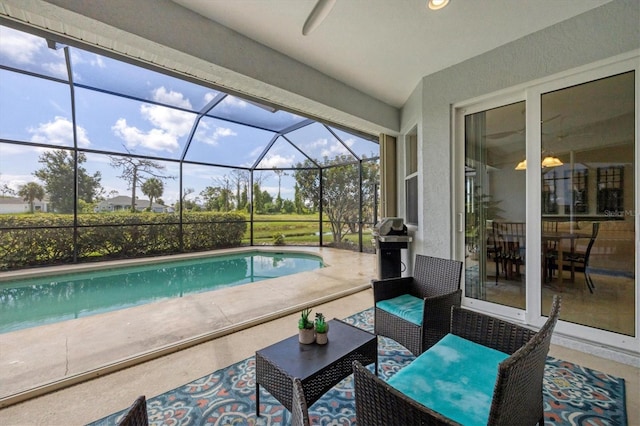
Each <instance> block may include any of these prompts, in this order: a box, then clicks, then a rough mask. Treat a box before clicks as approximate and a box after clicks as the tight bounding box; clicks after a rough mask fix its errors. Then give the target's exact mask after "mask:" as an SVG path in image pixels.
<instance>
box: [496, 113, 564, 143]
mask: <svg viewBox="0 0 640 426" xmlns="http://www.w3.org/2000/svg"><path fill="white" fill-rule="evenodd" d="M561 116H562V114H557V115H554V116H553V117H549V118H547V119H546V120H542V121H541V122H540V124H546V123H549V122H550V121H553V120H555V119H557V118H560V117H561ZM525 130H526V129H525V128H524V127H523V128H522V129H518V130H509V131H507V132H498V133H492V134H490V135H487V139H502V138H506V137H507V136H511V135H521V134H523V133H524V132H525ZM543 134H545V133H544V132H543Z"/></svg>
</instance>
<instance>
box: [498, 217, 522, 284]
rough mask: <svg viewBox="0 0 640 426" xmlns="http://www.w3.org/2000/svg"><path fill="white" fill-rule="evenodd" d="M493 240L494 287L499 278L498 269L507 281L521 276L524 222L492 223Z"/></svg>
mask: <svg viewBox="0 0 640 426" xmlns="http://www.w3.org/2000/svg"><path fill="white" fill-rule="evenodd" d="M493 240H494V244H495V245H496V250H495V256H494V259H495V262H496V285H497V284H498V278H499V277H500V267H502V271H503V272H504V277H505V279H507V280H513V279H519V278H520V277H521V276H522V272H521V270H520V267H521V266H522V265H524V259H525V250H526V233H525V223H524V222H493Z"/></svg>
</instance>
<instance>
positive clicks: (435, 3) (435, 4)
mask: <svg viewBox="0 0 640 426" xmlns="http://www.w3.org/2000/svg"><path fill="white" fill-rule="evenodd" d="M448 4H449V0H429V1H428V2H427V7H428V8H429V9H431V10H438V9H442V8H443V7H445V6H446V5H448Z"/></svg>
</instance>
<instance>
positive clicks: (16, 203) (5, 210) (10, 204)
mask: <svg viewBox="0 0 640 426" xmlns="http://www.w3.org/2000/svg"><path fill="white" fill-rule="evenodd" d="M148 203H149V202H148V201H147V204H148ZM30 211H31V208H30V207H29V203H28V202H27V201H24V200H23V199H22V198H20V197H0V214H10V213H29V212H30ZM33 211H34V212H48V211H49V197H45V198H44V199H43V200H34V201H33Z"/></svg>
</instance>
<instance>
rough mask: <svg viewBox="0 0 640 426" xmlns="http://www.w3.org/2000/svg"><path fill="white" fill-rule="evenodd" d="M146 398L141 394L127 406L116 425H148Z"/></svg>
mask: <svg viewBox="0 0 640 426" xmlns="http://www.w3.org/2000/svg"><path fill="white" fill-rule="evenodd" d="M148 425H149V417H148V415H147V399H146V398H145V396H144V395H141V396H139V397H137V398H136V400H135V401H133V404H131V406H130V407H129V408H127V410H126V412H125V415H124V417H123V418H122V419H120V421H119V422H118V426H148Z"/></svg>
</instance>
